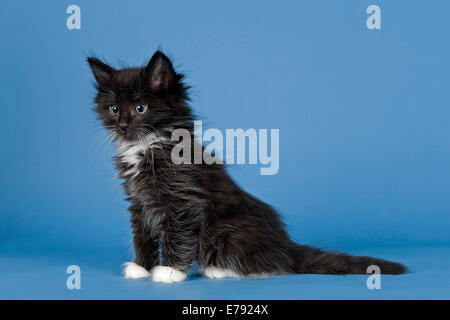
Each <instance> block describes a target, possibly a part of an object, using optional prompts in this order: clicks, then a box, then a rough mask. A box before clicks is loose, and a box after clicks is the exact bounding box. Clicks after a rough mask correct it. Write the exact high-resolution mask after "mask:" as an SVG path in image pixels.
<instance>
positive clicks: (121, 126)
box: [119, 124, 129, 132]
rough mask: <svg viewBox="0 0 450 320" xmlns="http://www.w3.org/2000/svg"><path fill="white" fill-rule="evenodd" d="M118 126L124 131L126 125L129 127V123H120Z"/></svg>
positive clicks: (126, 127)
mask: <svg viewBox="0 0 450 320" xmlns="http://www.w3.org/2000/svg"><path fill="white" fill-rule="evenodd" d="M119 127H120V129H121V130H122V131H123V132H126V131H127V129H128V127H129V125H128V124H120V125H119Z"/></svg>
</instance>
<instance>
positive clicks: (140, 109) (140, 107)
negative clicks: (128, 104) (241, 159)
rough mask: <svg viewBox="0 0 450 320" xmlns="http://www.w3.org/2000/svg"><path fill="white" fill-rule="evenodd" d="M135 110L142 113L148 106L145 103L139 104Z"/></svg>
mask: <svg viewBox="0 0 450 320" xmlns="http://www.w3.org/2000/svg"><path fill="white" fill-rule="evenodd" d="M134 110H135V111H136V113H140V114H142V113H144V112H145V111H147V106H146V105H145V104H137V105H135V106H134Z"/></svg>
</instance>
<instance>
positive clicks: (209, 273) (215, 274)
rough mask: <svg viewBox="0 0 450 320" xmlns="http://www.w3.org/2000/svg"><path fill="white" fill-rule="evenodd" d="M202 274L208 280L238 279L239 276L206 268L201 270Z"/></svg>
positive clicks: (219, 269)
mask: <svg viewBox="0 0 450 320" xmlns="http://www.w3.org/2000/svg"><path fill="white" fill-rule="evenodd" d="M203 274H204V275H205V276H206V277H208V278H210V279H222V278H240V276H239V275H238V274H237V273H236V272H234V271H232V270H228V269H221V268H217V267H207V268H206V269H205V270H203Z"/></svg>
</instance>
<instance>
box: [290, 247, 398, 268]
mask: <svg viewBox="0 0 450 320" xmlns="http://www.w3.org/2000/svg"><path fill="white" fill-rule="evenodd" d="M292 248H293V256H294V257H293V258H294V260H295V267H294V269H295V272H296V273H320V274H366V273H367V268H368V267H369V266H371V265H376V266H378V267H379V268H380V270H381V273H382V274H402V273H405V272H406V271H407V269H406V267H405V266H403V265H402V264H400V263H397V262H391V261H387V260H382V259H377V258H372V257H357V256H352V255H349V254H346V253H340V252H332V251H322V250H320V249H316V248H312V247H309V246H302V245H298V244H293V247H292Z"/></svg>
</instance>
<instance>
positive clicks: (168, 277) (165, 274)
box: [152, 266, 186, 283]
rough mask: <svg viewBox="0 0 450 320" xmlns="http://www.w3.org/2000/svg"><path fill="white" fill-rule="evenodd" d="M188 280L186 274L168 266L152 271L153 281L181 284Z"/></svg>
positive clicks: (155, 268) (158, 267)
mask: <svg viewBox="0 0 450 320" xmlns="http://www.w3.org/2000/svg"><path fill="white" fill-rule="evenodd" d="M184 279H186V272H182V271H180V270H177V269H174V268H172V267H167V266H157V267H154V268H153V269H152V281H155V282H164V283H172V282H181V281H183V280H184Z"/></svg>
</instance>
